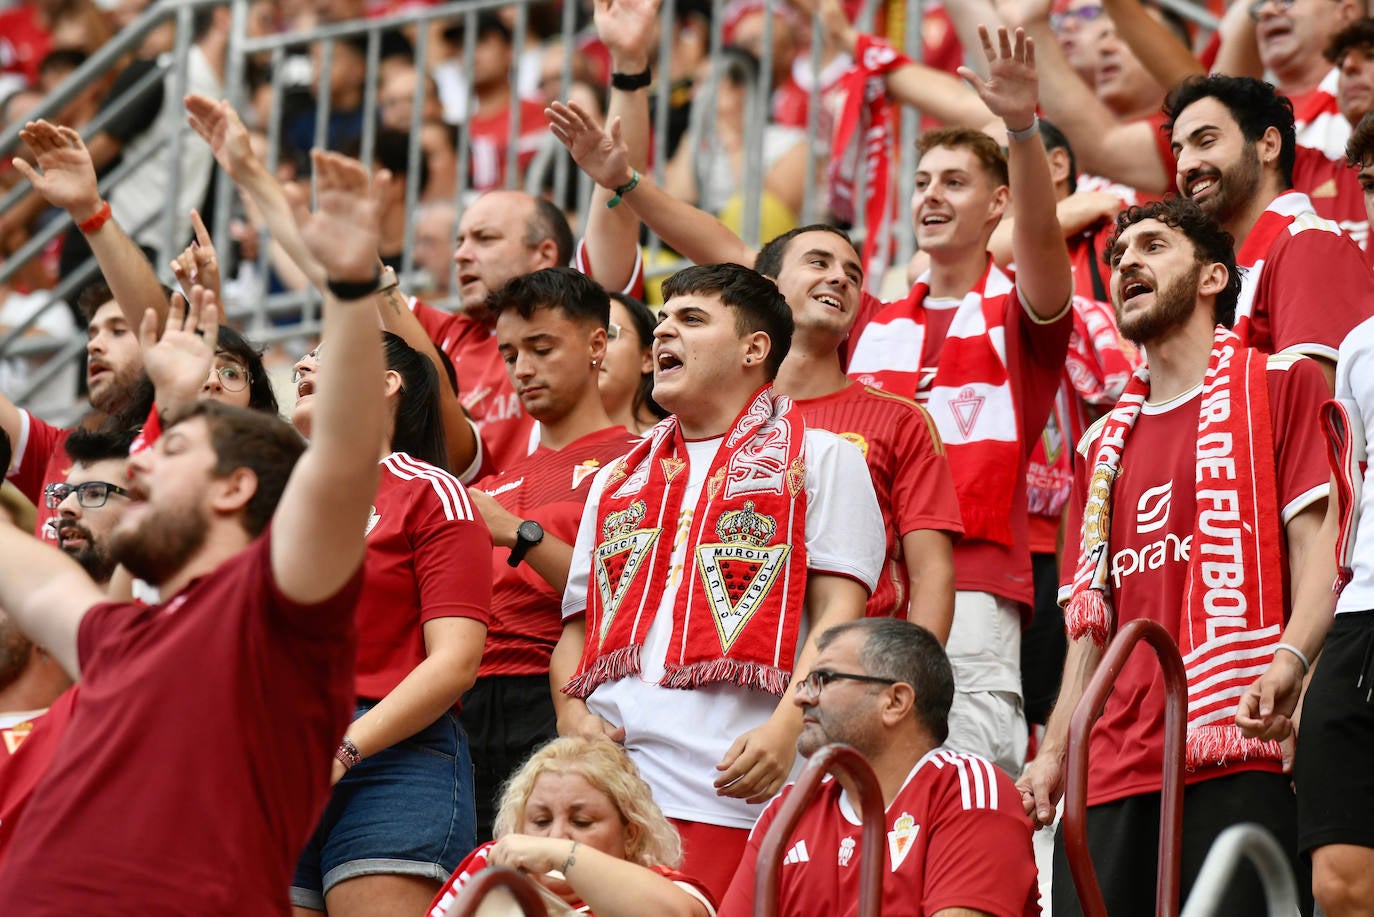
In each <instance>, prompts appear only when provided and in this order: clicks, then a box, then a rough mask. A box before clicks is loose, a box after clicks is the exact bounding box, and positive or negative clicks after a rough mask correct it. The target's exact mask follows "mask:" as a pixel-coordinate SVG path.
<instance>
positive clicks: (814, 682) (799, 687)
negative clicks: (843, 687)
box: [792, 669, 898, 697]
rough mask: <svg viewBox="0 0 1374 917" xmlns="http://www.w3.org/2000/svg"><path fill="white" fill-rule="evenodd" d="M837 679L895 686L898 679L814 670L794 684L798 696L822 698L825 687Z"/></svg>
mask: <svg viewBox="0 0 1374 917" xmlns="http://www.w3.org/2000/svg"><path fill="white" fill-rule="evenodd" d="M836 679H844V680H845V681H867V682H870V683H872V684H875V685H895V684H897V682H898V679H896V678H879V677H878V676H877V675H850V674H849V673H848V672H832V671H830V670H829V669H812V670H811V674H809V675H807V676H806V677H805V678H803V679H802V680H801V681H796V682H793V683H792V684H793V687H794V688H796V691H797V693H798V694H803V693H804V694H809V695H810V696H811V697H820V696H821V691H823V690H825V686H826V685H828V684H830V683H831V682H832V681H835V680H836Z"/></svg>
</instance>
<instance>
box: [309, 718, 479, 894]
mask: <svg viewBox="0 0 1374 917" xmlns="http://www.w3.org/2000/svg"><path fill="white" fill-rule="evenodd" d="M372 706H373V703H372V702H371V701H364V702H362V703H360V704H359V706H358V710H357V713H356V715H355V716H354V719H357V717H359V716H362V715H363V713H365V712H366V711H367V710H368V709H370V708H371V707H372ZM476 830H477V829H476V816H475V814H474V812H473V794H472V758H471V757H470V756H469V753H468V740H467V736H466V735H465V734H464V732H463V727H462V726H461V725H459V723H458V718H457V717H456V716H455V715H454V714H453V712H452V711H449V712H447V713H445V714H444V715H443V716H441V717H440V718H439V719H438V720H436V721H435V722H434V723H433V724H432V725H430V726H428V727H426V728H425V729H423V730H421V731H420V732H418V733H416V734H415V735H413V736H411V737H410V738H408V739H406V740H404V741H402V742H398V743H397V744H395V745H393V746H391V747H390V748H387V749H384V750H382V751H379V752H377V753H376V754H374V755H372V756H371V757H368V758H365V759H364V760H362V761H360V762H359V763H358V764H357V765H356V766H355V767H353V769H352V770H350V771H349V772H348V773H347V774H345V775H344V777H343V779H342V780H340V781H339V782H338V783H337V784H336V785H335V786H334V792H333V794H332V795H331V796H330V797H329V803H328V804H327V805H326V806H325V810H324V816H323V817H322V818H321V819H320V823H319V825H318V826H317V827H316V828H315V834H314V836H312V837H311V839H310V842H309V843H308V844H306V847H305V850H304V852H303V853H302V854H301V858H300V861H299V862H298V863H297V864H296V875H295V878H294V879H292V882H291V903H292V904H295V905H297V906H300V907H305V908H310V909H313V910H317V911H322V910H324V895H325V893H326V892H328V891H329V890H330V889H331V888H333V887H334V886H335V885H337V884H338V883H340V882H342V881H344V880H345V879H353V878H357V877H358V876H370V875H406V876H427V877H429V878H431V879H434V880H435V881H436V882H438V883H442V882H444V881H445V880H446V879H448V877H449V875H450V874H451V873H452V872H453V870H454V869H455V868H456V867H457V866H458V864H459V863H460V862H461V861H462V859H463V857H465V856H467V855H468V853H470V852H471V851H472V849H473V848H474V847H476V846H477V839H476Z"/></svg>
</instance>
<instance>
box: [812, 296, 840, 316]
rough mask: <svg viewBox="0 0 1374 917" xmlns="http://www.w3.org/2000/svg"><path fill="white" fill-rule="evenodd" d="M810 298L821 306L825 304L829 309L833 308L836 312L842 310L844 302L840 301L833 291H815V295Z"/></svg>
mask: <svg viewBox="0 0 1374 917" xmlns="http://www.w3.org/2000/svg"><path fill="white" fill-rule="evenodd" d="M811 298H812V299H814V300H815V301H816V302H818V303H820V304H821V305H823V306H827V307H829V308H831V309H834V310H835V311H836V312H843V311H844V303H843V302H841V301H840V298H839V297H838V296H836V295H835V294H833V293H817V294H816V295H815V296H812V297H811Z"/></svg>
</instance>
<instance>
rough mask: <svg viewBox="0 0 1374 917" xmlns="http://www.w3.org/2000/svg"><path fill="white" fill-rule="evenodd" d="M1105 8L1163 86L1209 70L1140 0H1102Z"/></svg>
mask: <svg viewBox="0 0 1374 917" xmlns="http://www.w3.org/2000/svg"><path fill="white" fill-rule="evenodd" d="M1235 5H1236V6H1241V5H1242V4H1235ZM1102 8H1103V9H1104V10H1106V11H1107V15H1108V16H1110V17H1111V19H1112V23H1113V25H1115V26H1116V34H1117V35H1118V36H1119V37H1120V38H1121V40H1122V41H1124V42H1125V43H1126V45H1127V46H1128V47H1129V48H1130V49H1131V51H1132V52H1134V54H1135V56H1136V58H1138V59H1139V60H1140V63H1141V65H1142V66H1144V68H1145V69H1146V70H1148V71H1149V73H1150V76H1152V77H1154V78H1155V82H1156V83H1158V84H1159V85H1161V86H1173V85H1174V84H1176V83H1179V82H1182V81H1183V80H1184V79H1186V78H1187V77H1190V76H1198V75H1201V74H1204V73H1206V72H1207V70H1206V68H1205V67H1203V66H1202V62H1201V61H1200V60H1198V59H1197V57H1196V56H1195V55H1194V54H1193V51H1192V49H1191V48H1189V47H1188V46H1187V45H1185V44H1184V43H1183V42H1181V41H1179V40H1178V36H1176V35H1175V34H1174V33H1173V32H1171V31H1169V27H1168V26H1166V25H1165V24H1164V23H1162V22H1160V21H1159V20H1158V19H1156V18H1155V17H1153V16H1151V15H1150V14H1149V12H1148V11H1147V10H1146V9H1145V7H1144V5H1142V4H1141V2H1140V0H1102ZM1246 18H1247V19H1249V16H1248V15H1247V16H1246Z"/></svg>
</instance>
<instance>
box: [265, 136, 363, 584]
mask: <svg viewBox="0 0 1374 917" xmlns="http://www.w3.org/2000/svg"><path fill="white" fill-rule="evenodd" d="M311 160H312V161H313V163H314V168H315V176H316V183H317V184H316V190H317V194H316V197H317V201H318V206H317V208H316V211H315V213H314V214H313V215H312V216H311V218H310V220H309V222H308V223H306V225H304V226H303V227H301V238H302V240H303V242H304V243H305V244H306V245H307V246H309V249H310V252H311V253H312V254H313V256H314V257H315V258H316V260H318V262H319V263H320V265H321V266H322V267H323V268H324V270H325V271H326V273H327V276H328V278H329V282H330V283H332V284H347V285H350V286H352V287H353V288H355V289H366V290H369V291H370V290H373V289H375V288H376V285H377V279H378V270H377V240H378V235H379V233H378V226H377V218H378V214H379V213H380V207H379V203H378V197H379V194H378V192H379V191H380V190H381V186H382V185H383V184H384V183H383V182H382V181H380V180H379V181H378V182H377V186H378V187H376V188H373V189H369V187H368V179H367V170H366V169H365V168H363V164H362V163H360V162H358V161H357V160H354V159H349V158H347V157H345V156H340V155H338V154H336V153H325V152H322V151H320V150H315V151H313V152H312V153H311ZM326 290H327V292H325V296H324V333H323V335H322V338H323V340H324V341H325V342H326V344H327V346H328V348H329V351H328V352H329V356H328V358H327V359H325V360H323V361H322V362H321V365H320V369H319V377H318V379H319V381H318V384H317V386H316V389H315V392H316V394H315V396H314V397H315V406H314V417H313V419H312V423H311V438H310V446H309V447H308V448H307V449H306V450H305V454H304V455H303V456H301V459H300V461H299V462H298V463H297V465H296V469H295V470H294V471H293V472H292V474H291V479H290V481H288V482H287V485H286V490H285V491H284V492H283V494H282V498H281V503H280V504H279V505H278V507H277V512H276V515H275V516H274V517H273V523H272V526H273V531H274V534H273V538H272V574H273V577H274V578H275V579H276V582H277V585H278V588H280V589H281V591H282V592H283V593H284V594H285V595H286V596H287V597H288V598H290V599H292V600H294V601H296V602H300V603H305V604H310V603H315V602H320V601H323V600H324V599H326V598H328V597H330V596H332V595H334V594H335V593H337V592H338V591H339V589H340V588H342V587H343V585H344V584H345V583H347V582H348V580H349V578H350V577H352V576H353V574H354V573H355V571H356V570H357V569H358V565H359V564H360V563H361V562H362V559H363V553H364V551H365V550H366V545H365V543H364V541H363V533H364V531H365V529H366V526H367V517H368V513H369V510H370V507H371V505H372V501H373V499H374V498H375V496H376V493H377V480H378V471H377V460H378V457H379V456H380V453H381V448H382V443H383V442H384V439H385V436H386V424H387V420H386V417H385V408H384V405H383V396H382V385H381V380H382V377H383V374H384V373H385V363H384V362H383V360H382V344H381V340H382V339H381V334H380V331H379V329H378V327H377V314H376V307H375V306H374V305H373V298H374V297H373V294H372V293H371V292H367V293H363V294H362V295H361V296H356V297H355V298H352V299H349V300H341V299H340V298H339V297H338V296H337V295H336V294H335V293H334V292H332V291H328V287H326Z"/></svg>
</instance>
